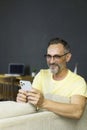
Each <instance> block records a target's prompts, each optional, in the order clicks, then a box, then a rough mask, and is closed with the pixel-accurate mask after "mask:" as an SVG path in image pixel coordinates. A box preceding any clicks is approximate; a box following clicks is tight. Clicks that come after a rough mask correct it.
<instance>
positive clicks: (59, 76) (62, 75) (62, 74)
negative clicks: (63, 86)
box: [53, 68, 68, 80]
mask: <svg viewBox="0 0 87 130" xmlns="http://www.w3.org/2000/svg"><path fill="white" fill-rule="evenodd" d="M67 73H68V69H67V68H66V69H64V70H62V71H61V72H60V73H57V74H54V75H53V79H54V80H62V79H64V78H65V77H66V75H67Z"/></svg>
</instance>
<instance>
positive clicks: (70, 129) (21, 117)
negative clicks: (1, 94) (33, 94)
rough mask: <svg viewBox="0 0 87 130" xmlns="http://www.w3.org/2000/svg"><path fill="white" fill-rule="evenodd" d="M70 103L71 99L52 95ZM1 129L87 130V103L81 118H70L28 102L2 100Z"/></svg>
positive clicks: (0, 111)
mask: <svg viewBox="0 0 87 130" xmlns="http://www.w3.org/2000/svg"><path fill="white" fill-rule="evenodd" d="M49 98H51V99H52V100H57V101H61V102H67V103H69V99H65V98H61V97H55V98H54V96H51V97H49ZM0 130H87V105H86V108H85V111H84V113H83V116H82V117H81V119H80V120H75V119H68V118H64V117H61V116H58V115H56V114H54V113H52V112H49V111H46V110H39V111H37V110H36V108H35V107H34V106H32V105H31V104H28V103H17V102H13V101H4V102H0Z"/></svg>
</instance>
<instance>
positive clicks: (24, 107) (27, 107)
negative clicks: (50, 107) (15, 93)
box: [0, 101, 36, 119]
mask: <svg viewBox="0 0 87 130" xmlns="http://www.w3.org/2000/svg"><path fill="white" fill-rule="evenodd" d="M34 112H36V108H35V107H34V106H33V105H31V104H29V103H18V102H15V101H3V102H0V119H2V118H9V117H15V116H21V115H26V114H31V113H34Z"/></svg>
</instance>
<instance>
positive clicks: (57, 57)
mask: <svg viewBox="0 0 87 130" xmlns="http://www.w3.org/2000/svg"><path fill="white" fill-rule="evenodd" d="M68 53H70V52H67V53H65V54H63V55H57V54H56V55H54V56H51V55H50V54H45V55H44V57H45V58H46V59H47V60H50V59H51V58H53V59H55V60H58V59H60V58H61V57H63V56H65V55H67V54H68Z"/></svg>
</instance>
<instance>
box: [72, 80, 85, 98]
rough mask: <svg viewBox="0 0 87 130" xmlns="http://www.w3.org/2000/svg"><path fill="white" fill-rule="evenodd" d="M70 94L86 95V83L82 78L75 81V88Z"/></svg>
mask: <svg viewBox="0 0 87 130" xmlns="http://www.w3.org/2000/svg"><path fill="white" fill-rule="evenodd" d="M72 95H82V96H85V97H87V83H86V82H85V80H84V79H82V80H79V81H78V82H76V83H75V89H74V91H73V92H72Z"/></svg>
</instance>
